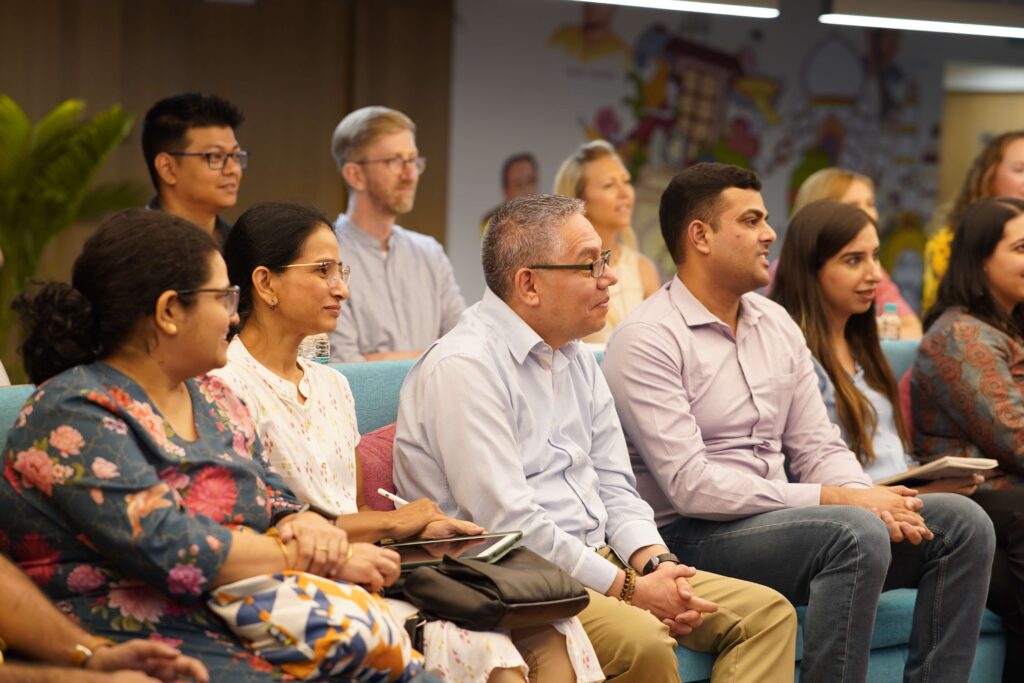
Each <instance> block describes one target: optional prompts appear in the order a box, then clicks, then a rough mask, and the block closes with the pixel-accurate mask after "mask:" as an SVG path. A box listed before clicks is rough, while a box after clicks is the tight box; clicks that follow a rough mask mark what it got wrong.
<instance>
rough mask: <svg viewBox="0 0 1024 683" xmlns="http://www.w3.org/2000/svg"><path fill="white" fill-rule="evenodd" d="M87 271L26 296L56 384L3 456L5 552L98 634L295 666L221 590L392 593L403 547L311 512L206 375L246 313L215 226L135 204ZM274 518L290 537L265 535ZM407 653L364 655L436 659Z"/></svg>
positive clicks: (231, 660) (42, 389) (30, 332)
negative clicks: (223, 612)
mask: <svg viewBox="0 0 1024 683" xmlns="http://www.w3.org/2000/svg"><path fill="white" fill-rule="evenodd" d="M153 255H156V256H155V257H153ZM72 283H73V285H72V286H70V287H69V286H68V285H62V284H49V285H46V286H44V287H43V288H42V289H41V290H39V291H38V292H37V293H35V294H34V295H32V296H27V295H26V296H23V297H22V298H20V300H19V301H18V302H17V304H16V307H17V308H18V309H19V312H20V313H21V317H22V324H23V327H24V329H25V330H26V339H25V343H24V345H23V347H22V352H23V357H24V361H25V367H26V370H28V373H29V376H30V377H31V378H32V379H33V381H35V382H37V383H39V387H38V389H37V390H36V392H35V394H34V395H33V396H32V397H31V398H30V399H29V401H28V402H27V403H26V404H25V406H24V408H23V409H22V411H21V413H20V414H19V416H18V419H17V421H16V423H15V425H14V427H13V429H12V430H11V432H10V433H9V435H8V440H7V444H6V446H5V448H4V450H3V455H2V461H0V464H2V469H3V477H0V510H2V511H3V512H2V513H0V551H2V552H4V553H5V554H9V555H11V556H12V557H13V558H14V559H15V560H16V561H17V562H18V564H19V565H20V566H21V568H22V569H23V570H24V571H25V572H26V573H27V574H28V575H30V576H31V577H32V578H33V579H34V580H35V581H36V582H37V583H38V584H39V585H40V586H41V587H42V589H43V590H44V592H46V593H47V594H48V595H49V596H50V597H51V598H52V599H54V600H55V601H56V602H58V604H59V605H60V606H61V607H63V608H64V609H66V610H67V611H68V612H69V613H70V614H71V616H73V617H75V618H77V619H78V620H79V621H81V622H82V624H83V625H84V626H86V627H87V628H88V629H89V630H91V631H92V632H94V633H96V634H98V635H105V636H110V637H113V638H114V639H123V638H125V637H139V636H143V637H145V636H146V635H148V637H150V638H154V639H161V640H166V641H169V642H171V643H172V644H174V645H176V646H178V647H179V648H180V649H181V651H183V652H184V653H186V654H189V655H192V656H196V657H199V658H200V659H202V660H203V662H204V663H205V664H206V665H207V668H208V669H209V670H210V680H211V681H218V680H219V681H264V680H275V679H280V678H282V677H283V674H282V673H281V672H280V671H279V670H276V669H274V667H272V666H271V665H270V664H269V663H268V662H266V661H264V660H262V659H260V658H258V657H255V656H253V655H251V654H250V653H248V652H247V651H246V650H245V649H243V648H242V646H241V644H240V643H239V642H238V641H237V640H236V639H235V638H234V637H233V636H232V635H231V634H230V633H229V631H228V630H227V628H226V627H225V626H224V625H223V624H222V623H221V622H220V621H218V620H217V619H216V617H214V616H213V615H212V613H211V612H209V611H208V610H207V608H206V607H205V594H206V593H208V591H210V590H211V589H213V588H215V587H218V586H222V585H225V584H228V583H231V582H234V581H238V580H240V579H245V578H249V577H252V576H259V575H263V574H267V573H271V572H277V571H280V570H281V569H283V568H284V569H299V570H303V571H309V572H312V573H315V574H320V575H322V576H326V577H337V578H339V579H345V580H348V581H352V582H353V583H358V584H360V585H364V586H367V587H368V588H370V589H371V590H375V589H376V588H378V587H380V585H382V584H383V583H386V582H390V581H392V580H394V578H395V577H396V576H397V572H398V564H397V555H396V554H395V553H393V552H391V551H386V550H382V549H379V548H376V547H374V546H372V545H369V544H364V543H353V544H348V543H347V539H346V537H345V534H344V532H342V531H341V530H339V529H337V528H336V527H334V526H333V525H332V524H331V523H330V522H328V521H326V520H325V519H324V518H323V517H321V516H319V515H317V514H316V513H313V512H308V511H304V509H303V507H302V506H300V505H299V503H298V501H297V500H296V499H295V497H294V496H293V494H292V493H291V491H290V490H289V489H288V488H287V487H286V486H285V485H284V484H283V483H282V482H281V480H280V479H279V478H278V476H277V475H276V474H275V473H274V472H273V471H272V470H271V469H270V468H269V466H268V464H267V462H266V460H265V458H264V455H263V452H262V450H261V448H260V445H259V442H258V440H257V438H256V436H255V430H254V427H253V424H252V420H251V418H250V416H249V413H248V411H247V410H246V408H245V406H244V405H243V404H242V403H241V402H240V401H239V400H238V399H237V398H236V397H235V396H234V395H233V394H231V392H230V391H229V390H227V389H226V388H225V387H224V386H223V385H222V384H220V383H219V382H218V381H217V380H216V379H213V378H209V377H200V378H199V379H189V378H192V377H195V376H198V375H203V373H205V372H207V371H208V370H210V369H212V368H214V367H219V366H221V365H223V364H224V362H225V361H226V351H227V341H226V334H227V330H228V326H229V323H231V322H235V321H237V316H236V314H235V309H236V308H237V301H238V299H237V295H238V294H237V288H232V287H230V286H229V283H228V279H227V269H226V267H225V265H224V261H223V259H222V258H221V257H220V254H219V253H218V252H217V248H216V245H215V244H214V242H213V240H212V239H211V238H210V236H209V235H207V234H205V233H203V232H201V231H199V230H198V229H196V228H195V226H193V225H191V224H189V223H187V222H185V221H183V220H181V219H178V218H175V217H173V216H169V215H167V214H163V213H161V212H157V211H145V210H133V211H127V212H123V213H121V214H118V215H117V216H114V217H113V218H111V219H110V220H108V221H107V222H106V223H105V224H104V225H103V226H101V227H100V228H99V230H98V231H97V232H96V234H95V235H94V236H93V237H91V238H90V239H89V240H88V241H87V242H86V244H85V248H84V250H83V253H82V255H81V256H80V257H79V258H78V259H77V260H76V262H75V267H74V273H73V276H72ZM272 525H276V526H277V527H279V528H280V530H281V534H280V535H281V538H280V542H279V541H278V540H275V539H273V538H271V537H270V536H267V535H264V534H263V532H265V531H267V530H268V529H269V528H270V527H271V526H272ZM394 663H395V662H391V663H389V666H391V667H392V668H390V669H386V670H384V671H376V670H373V669H372V667H369V668H367V669H364V670H365V671H367V672H368V673H370V674H371V675H372V676H373V680H382V681H383V680H391V679H395V678H397V677H398V676H399V675H404V676H406V677H407V676H411V675H415V674H416V672H417V671H419V668H418V667H419V665H418V664H417V663H416V662H415V661H414V662H412V663H409V664H408V665H406V664H404V663H403V664H401V665H400V666H399V668H398V669H397V670H396V669H394V667H393V664H394ZM402 666H407V668H406V669H404V670H403V669H402V668H401V667H402Z"/></svg>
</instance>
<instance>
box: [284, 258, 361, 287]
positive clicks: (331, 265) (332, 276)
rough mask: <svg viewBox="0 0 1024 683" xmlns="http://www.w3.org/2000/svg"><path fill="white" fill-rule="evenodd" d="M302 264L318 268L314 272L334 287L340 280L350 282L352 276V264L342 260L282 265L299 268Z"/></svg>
mask: <svg viewBox="0 0 1024 683" xmlns="http://www.w3.org/2000/svg"><path fill="white" fill-rule="evenodd" d="M301 266H311V267H314V268H315V269H316V270H315V271H313V272H316V273H320V277H322V278H324V279H325V280H326V281H327V284H328V285H331V286H332V287H333V286H334V285H336V284H338V283H339V282H344V283H345V284H346V285H347V284H348V280H349V278H350V277H352V266H346V265H345V264H344V263H342V262H341V261H330V260H327V261H315V262H313V263H289V264H288V265H287V266H281V267H282V268H299V267H301Z"/></svg>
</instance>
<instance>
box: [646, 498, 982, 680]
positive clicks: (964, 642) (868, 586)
mask: <svg viewBox="0 0 1024 683" xmlns="http://www.w3.org/2000/svg"><path fill="white" fill-rule="evenodd" d="M922 499H923V500H924V502H925V505H924V509H923V510H922V515H923V516H924V519H925V522H926V524H927V525H928V528H930V529H931V530H932V531H933V532H934V533H935V538H934V539H933V540H931V541H925V542H923V543H921V544H920V545H917V546H914V545H911V544H910V543H908V542H906V541H904V542H903V543H891V542H890V541H889V534H888V531H887V529H886V527H885V525H884V524H883V523H882V521H881V520H880V519H879V518H878V516H877V515H875V514H874V513H872V512H870V511H868V510H864V509H861V508H857V507H852V506H836V505H830V506H820V507H808V508H796V509H791V510H779V511H775V512H765V513H761V514H758V515H754V516H752V517H747V518H745V519H738V520H732V521H725V522H720V521H709V520H702V519H689V518H685V517H683V518H680V519H678V520H676V521H675V522H673V523H671V524H668V525H666V526H664V527H662V528H661V535H662V537H663V538H664V539H665V542H666V543H667V544H668V546H669V547H670V548H671V549H672V551H673V552H675V553H676V554H677V555H678V556H679V558H680V559H681V560H682V561H683V562H685V563H687V564H692V565H694V566H696V567H697V569H698V570H700V569H706V570H708V571H710V572H715V573H716V574H725V575H727V576H733V577H736V578H739V579H746V580H747V581H754V582H756V583H761V584H764V585H766V586H769V587H771V588H774V589H775V590H777V591H779V592H780V593H782V594H783V595H785V596H786V597H787V598H789V600H790V601H791V602H792V603H793V604H794V605H807V612H806V614H805V615H804V648H803V659H802V660H801V662H800V680H801V681H804V682H805V683H819V682H820V683H834V682H839V681H864V680H866V679H867V670H868V656H869V652H870V648H871V632H872V630H873V629H874V624H875V609H876V608H877V606H878V596H879V594H880V593H881V592H882V591H883V590H888V589H890V588H914V587H916V588H917V589H918V594H917V603H916V605H915V607H914V624H913V628H912V630H911V633H910V653H909V656H908V658H907V664H906V668H905V670H904V680H906V681H940V680H941V681H967V680H968V678H969V677H970V671H971V665H972V663H973V661H974V651H975V648H976V647H977V642H978V633H979V631H980V629H981V616H982V611H983V610H984V608H985V597H986V594H987V592H988V583H989V576H990V574H989V573H990V569H991V565H992V553H993V550H994V548H995V535H994V532H993V530H992V523H991V521H990V520H989V518H988V516H987V515H986V514H985V512H984V511H983V510H982V509H981V508H980V507H978V506H977V505H976V504H975V503H974V502H973V501H971V500H970V499H969V498H966V497H964V496H960V495H956V494H950V493H936V494H929V495H925V496H922Z"/></svg>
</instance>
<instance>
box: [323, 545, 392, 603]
mask: <svg viewBox="0 0 1024 683" xmlns="http://www.w3.org/2000/svg"><path fill="white" fill-rule="evenodd" d="M351 548H352V554H351V555H350V556H349V557H348V559H347V560H344V562H343V564H342V566H341V571H340V572H339V574H338V578H339V579H343V580H345V581H351V582H352V583H357V584H359V585H360V586H362V587H363V588H365V589H366V590H368V591H370V592H371V593H375V592H377V591H379V590H380V589H381V588H383V587H384V586H390V585H391V584H393V583H394V582H395V581H396V580H397V579H398V574H399V572H400V570H401V566H400V561H399V556H398V553H396V552H395V551H394V550H388V549H387V548H380V547H378V546H375V545H373V544H372V543H353V544H352V546H351Z"/></svg>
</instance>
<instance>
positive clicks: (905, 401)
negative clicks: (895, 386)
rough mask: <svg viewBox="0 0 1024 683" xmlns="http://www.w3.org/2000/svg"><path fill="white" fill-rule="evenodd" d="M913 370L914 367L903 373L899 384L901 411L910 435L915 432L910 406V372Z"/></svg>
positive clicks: (904, 424)
mask: <svg viewBox="0 0 1024 683" xmlns="http://www.w3.org/2000/svg"><path fill="white" fill-rule="evenodd" d="M912 370H913V368H911V369H910V370H907V371H906V372H905V373H904V374H903V377H901V378H900V384H899V389H900V411H901V412H902V413H903V426H904V427H906V428H907V435H908V436H910V435H911V434H913V433H914V422H913V411H912V410H911V407H910V373H911V371H912Z"/></svg>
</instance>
